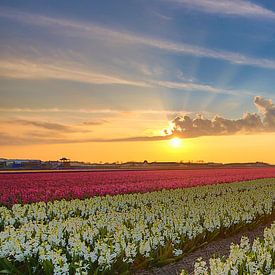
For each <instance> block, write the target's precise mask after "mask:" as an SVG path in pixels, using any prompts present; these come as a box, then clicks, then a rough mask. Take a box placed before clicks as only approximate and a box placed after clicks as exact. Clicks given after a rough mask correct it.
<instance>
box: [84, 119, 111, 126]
mask: <svg viewBox="0 0 275 275" xmlns="http://www.w3.org/2000/svg"><path fill="white" fill-rule="evenodd" d="M108 122H109V121H108V120H105V119H101V120H90V121H84V122H83V125H88V126H91V125H102V124H105V123H108Z"/></svg>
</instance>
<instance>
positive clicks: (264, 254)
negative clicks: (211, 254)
mask: <svg viewBox="0 0 275 275" xmlns="http://www.w3.org/2000/svg"><path fill="white" fill-rule="evenodd" d="M186 274H188V273H187V272H186V271H182V273H181V275H186ZM194 274H196V275H208V274H211V275H221V274H232V275H233V274H273V275H274V274H275V223H273V224H272V225H271V227H270V228H266V229H265V231H264V238H263V239H259V238H256V239H255V240H254V242H253V244H252V245H251V244H250V243H249V239H248V238H247V237H242V239H241V243H240V244H232V245H231V247H230V254H229V256H228V258H211V259H210V260H209V267H208V266H207V263H206V262H205V261H203V259H202V258H199V259H198V260H197V261H196V263H195V268H194Z"/></svg>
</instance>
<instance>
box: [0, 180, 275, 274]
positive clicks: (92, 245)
mask: <svg viewBox="0 0 275 275" xmlns="http://www.w3.org/2000/svg"><path fill="white" fill-rule="evenodd" d="M274 210H275V179H264V180H257V181H253V182H243V183H231V184H223V185H209V186H201V187H193V188H185V189H175V190H162V191H158V192H151V193H145V194H127V195H117V196H112V197H111V196H105V197H94V198H90V199H85V200H78V199H76V200H71V201H65V200H62V201H54V202H49V203H45V202H39V203H34V204H25V205H14V206H13V207H12V208H7V207H1V208H0V227H1V232H0V258H1V264H2V265H3V266H5V267H6V268H7V266H9V268H14V270H13V272H18V273H20V272H21V273H24V272H26V270H32V271H33V273H37V274H39V272H41V271H43V272H44V273H46V274H52V273H54V274H69V273H70V274H86V273H87V272H89V273H90V274H96V273H104V272H105V273H106V272H107V273H108V272H110V273H112V274H114V272H115V271H117V272H119V273H122V272H124V271H127V270H129V269H131V268H134V269H139V268H142V267H147V266H150V265H161V264H166V263H169V262H171V261H174V260H175V259H177V258H180V257H182V255H183V254H185V253H188V252H190V251H191V250H193V249H195V248H196V247H199V246H200V245H202V244H203V243H205V242H208V241H210V240H212V239H213V238H215V237H216V236H218V235H219V234H224V235H226V234H228V233H230V232H231V233H232V232H233V231H234V230H238V229H240V228H242V227H246V226H248V225H251V224H253V223H254V222H255V221H256V220H257V219H259V218H260V217H267V216H270V215H271V214H274ZM17 269H18V270H17ZM81 272H82V273H81Z"/></svg>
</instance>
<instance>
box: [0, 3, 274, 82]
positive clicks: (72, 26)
mask: <svg viewBox="0 0 275 275" xmlns="http://www.w3.org/2000/svg"><path fill="white" fill-rule="evenodd" d="M195 2H196V3H197V6H199V5H198V4H199V3H201V6H202V7H207V6H209V7H210V6H211V7H214V6H215V5H217V7H218V8H217V11H218V10H223V9H222V8H223V7H224V10H226V8H227V7H228V6H230V4H228V3H230V2H232V4H231V8H232V6H234V7H235V8H234V9H235V10H236V11H237V6H238V3H240V4H242V5H241V7H240V10H242V12H243V13H244V11H245V9H246V8H247V7H249V6H250V5H249V4H247V3H249V2H245V1H237V0H235V1H225V0H222V1H221V4H219V1H214V0H208V1H202V0H201V1H199V0H196V1H195ZM186 3H189V4H190V3H192V0H190V1H186ZM202 3H204V5H202ZM245 3H246V4H247V6H245ZM210 4H211V5H210ZM226 4H227V5H226ZM245 7H246V8H245ZM257 7H258V8H257ZM232 9H233V8H232ZM247 10H249V9H248V8H247ZM255 10H256V14H258V15H259V14H265V15H266V16H267V15H269V16H274V15H273V14H274V13H273V12H272V11H269V12H268V10H266V9H264V8H262V11H261V7H260V6H257V5H253V4H251V8H250V14H252V13H253V12H255ZM247 13H248V11H247ZM0 17H3V18H8V19H10V20H16V21H19V22H22V23H27V24H31V25H36V26H40V27H46V28H50V29H52V30H54V31H55V32H56V31H58V30H59V31H60V32H61V33H62V35H69V36H75V37H81V38H84V39H101V40H104V41H106V40H109V41H110V43H114V42H115V43H119V44H121V43H124V44H132V45H143V46H146V47H150V48H155V49H159V50H162V51H168V52H171V53H177V54H185V55H192V56H197V57H204V58H212V59H218V60H223V61H226V62H229V63H233V64H238V65H249V66H254V67H261V68H267V69H275V60H273V59H266V58H257V57H251V56H246V55H243V54H240V53H236V52H229V51H223V50H217V49H209V48H204V47H199V46H196V45H192V44H188V43H180V42H173V41H168V40H163V39H158V38H154V37H149V36H142V35H139V34H137V33H130V32H126V31H121V30H114V29H111V28H107V27H103V26H99V25H97V24H92V23H88V22H78V21H73V20H66V19H60V18H53V17H47V16H42V15H35V14H30V13H26V12H20V11H16V10H13V9H1V10H0ZM274 18H275V17H274ZM99 78H100V77H99ZM114 78H115V79H116V77H114ZM85 79H87V76H86V77H85ZM111 79H112V78H111ZM109 81H110V80H109ZM111 81H112V80H111ZM113 81H115V80H113ZM116 81H117V80H116ZM120 81H122V82H125V81H126V82H127V80H120Z"/></svg>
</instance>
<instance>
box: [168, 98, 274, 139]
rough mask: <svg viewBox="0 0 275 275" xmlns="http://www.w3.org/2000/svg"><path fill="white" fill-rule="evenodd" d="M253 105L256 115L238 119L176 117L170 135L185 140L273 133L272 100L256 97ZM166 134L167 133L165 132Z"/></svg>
mask: <svg viewBox="0 0 275 275" xmlns="http://www.w3.org/2000/svg"><path fill="white" fill-rule="evenodd" d="M254 104H255V106H256V107H257V108H258V110H259V111H260V114H258V113H245V114H244V115H243V117H242V118H240V119H235V120H234V119H226V118H223V117H221V116H215V117H214V118H213V119H211V120H210V119H207V118H204V117H203V116H201V115H197V116H196V117H195V118H191V117H190V116H188V115H185V116H177V117H176V118H174V119H173V120H172V123H173V129H172V135H177V136H181V137H186V138H192V137H199V136H213V135H233V134H237V133H245V134H251V133H259V132H270V131H275V105H274V104H273V103H272V100H267V99H265V98H263V97H260V96H256V97H255V99H254ZM166 133H168V131H167V130H166Z"/></svg>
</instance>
